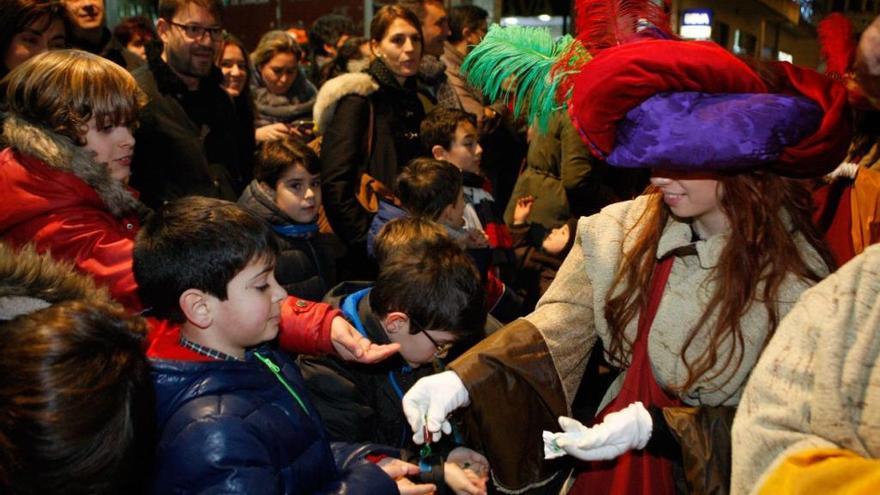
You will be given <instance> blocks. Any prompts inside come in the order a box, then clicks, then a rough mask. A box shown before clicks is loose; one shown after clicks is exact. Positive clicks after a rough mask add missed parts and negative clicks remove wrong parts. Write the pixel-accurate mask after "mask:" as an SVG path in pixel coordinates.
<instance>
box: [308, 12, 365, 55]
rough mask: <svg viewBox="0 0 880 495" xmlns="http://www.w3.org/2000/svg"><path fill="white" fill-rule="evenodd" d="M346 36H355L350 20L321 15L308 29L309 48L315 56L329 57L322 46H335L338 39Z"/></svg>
mask: <svg viewBox="0 0 880 495" xmlns="http://www.w3.org/2000/svg"><path fill="white" fill-rule="evenodd" d="M346 34H348V35H354V34H357V30H355V28H354V22H352V20H351V19H350V18H348V17H347V16H344V15H339V14H327V15H322V16H321V17H318V19H317V20H315V22H314V23H313V24H312V27H311V28H309V47H310V48H311V50H312V53H313V54H315V55H323V56H326V55H329V54H328V53H327V51H326V50H324V45H325V44H327V45H333V46H337V45H338V44H339V38H341V37H342V36H343V35H346Z"/></svg>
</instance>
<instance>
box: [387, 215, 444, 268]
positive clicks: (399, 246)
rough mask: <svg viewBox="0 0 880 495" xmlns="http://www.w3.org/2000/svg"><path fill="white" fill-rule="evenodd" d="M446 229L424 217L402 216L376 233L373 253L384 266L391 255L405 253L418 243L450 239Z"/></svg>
mask: <svg viewBox="0 0 880 495" xmlns="http://www.w3.org/2000/svg"><path fill="white" fill-rule="evenodd" d="M448 238H449V237H448V235H447V234H446V229H445V228H443V226H442V225H440V224H439V223H437V222H435V221H433V220H429V219H427V218H423V217H400V218H395V219H393V220H391V221H390V222H388V223H386V224H385V225H383V226H382V228H381V229H380V230H379V233H378V234H376V240H375V242H374V244H373V254H374V255H375V257H376V263H378V264H379V266H382V265H383V264H384V262H385V259H386V258H388V257H389V256H391V255H397V254H398V253H403V252H405V251H406V250H408V249H409V248H410V247H412V246H414V245H416V244H431V243H435V242H439V241H440V240H441V239H448Z"/></svg>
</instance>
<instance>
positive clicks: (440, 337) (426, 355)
mask: <svg viewBox="0 0 880 495" xmlns="http://www.w3.org/2000/svg"><path fill="white" fill-rule="evenodd" d="M410 325H411V326H415V328H417V329H420V328H421V327H419V326H418V324H414V323H413V322H412V320H410ZM390 338H391V341H392V342H398V343H400V355H401V357H403V359H404V360H405V361H406V362H407V364H409V365H410V366H412V367H413V368H418V367H419V366H421V365H423V364H429V363H432V362H433V361H434V358H444V357H446V354H448V353H449V349H450V348H451V347H452V344H454V343H455V341H456V340H457V338H456V336H455V334H453V333H451V332H447V331H445V330H427V331H425V330H422V331H420V332H417V333H414V334H413V333H409V332H408V331H407V332H401V333H398V334H391V335H390ZM431 339H433V341H432V340H431Z"/></svg>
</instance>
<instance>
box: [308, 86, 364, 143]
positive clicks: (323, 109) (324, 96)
mask: <svg viewBox="0 0 880 495" xmlns="http://www.w3.org/2000/svg"><path fill="white" fill-rule="evenodd" d="M378 89H379V83H377V82H376V81H375V79H373V77H372V76H371V75H369V74H365V73H354V74H342V75H340V76H337V77H334V78H333V79H330V80H329V81H327V82H326V83H324V85H323V86H321V89H320V90H319V91H318V97H317V99H315V107H314V108H313V110H312V112H313V116H314V120H315V131H316V132H317V133H319V134H322V133H324V132H325V131H326V130H327V126H328V125H330V122H331V121H332V120H333V115H334V114H335V113H336V104H337V103H339V100H341V99H342V97H343V96H345V95H349V94H356V95H360V96H368V95H370V94H371V93H373V92H375V91H376V90H378Z"/></svg>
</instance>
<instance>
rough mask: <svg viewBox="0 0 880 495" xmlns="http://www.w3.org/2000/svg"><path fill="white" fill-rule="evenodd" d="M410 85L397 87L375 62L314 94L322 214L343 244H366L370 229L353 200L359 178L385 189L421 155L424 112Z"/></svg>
mask: <svg viewBox="0 0 880 495" xmlns="http://www.w3.org/2000/svg"><path fill="white" fill-rule="evenodd" d="M415 85H416V82H415V80H414V79H413V78H410V79H408V80H407V81H405V83H404V84H403V85H401V84H400V83H398V82H397V80H396V79H395V78H394V75H393V74H392V73H391V71H390V70H389V69H388V68H387V67H386V66H385V64H383V63H382V62H381V61H379V60H377V61H375V62H373V64H372V65H370V68H369V70H368V72H367V73H366V74H363V73H360V74H343V75H341V76H339V77H336V78H334V79H331V80H330V81H327V82H326V83H325V84H324V86H322V87H321V90H320V91H319V92H318V98H317V101H316V102H315V109H314V115H315V125H316V130H317V132H318V133H321V134H323V136H324V138H323V139H324V140H323V143H322V145H321V181H322V191H323V194H324V209H325V211H326V212H327V217H328V218H329V219H330V224H331V225H332V226H333V231H334V232H336V234H337V235H339V237H340V238H342V240H344V241H345V242H346V243H348V244H353V243H364V242H366V238H367V231H368V230H369V227H370V217H371V214H370V213H369V212H367V210H365V209H364V208H363V207H362V206H361V205H360V204H359V203H358V201H357V199H356V193H357V191H358V186H359V184H360V177H361V174H362V173H363V172H366V173H368V174H370V175H371V176H372V177H374V178H376V179H378V180H379V181H380V182H381V183H382V184H384V185H385V186H387V187H391V186H393V184H394V181H395V179H396V178H397V173H398V172H399V171H400V169H402V168H403V166H404V165H406V163H407V162H408V161H410V160H411V159H413V158H416V157H418V156H421V155H422V153H423V150H422V143H421V142H420V141H419V125H420V124H421V122H422V119H423V118H424V116H425V113H424V110H423V109H422V104H421V102H420V101H419V98H418V96H417V94H416V89H415ZM371 115H372V118H373V120H372V123H371V122H370V116H371ZM369 129H372V143H367V137H368V134H369V133H370V132H369ZM368 150H369V156H367V151H368Z"/></svg>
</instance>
